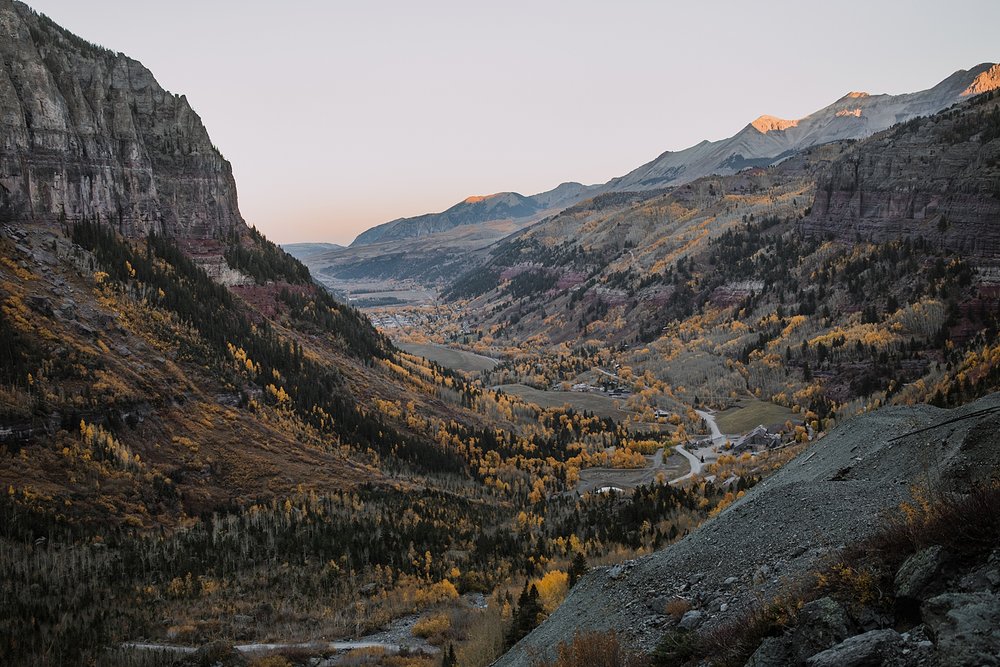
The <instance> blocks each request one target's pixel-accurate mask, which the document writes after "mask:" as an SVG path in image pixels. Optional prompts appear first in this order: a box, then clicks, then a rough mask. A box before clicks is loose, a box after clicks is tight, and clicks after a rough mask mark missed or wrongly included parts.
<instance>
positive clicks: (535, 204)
mask: <svg viewBox="0 0 1000 667" xmlns="http://www.w3.org/2000/svg"><path fill="white" fill-rule="evenodd" d="M595 191H596V187H594V186H586V185H581V184H580V183H563V184H562V185H560V186H558V187H556V188H553V189H552V190H549V191H548V192H542V193H540V194H537V195H532V196H531V197H525V196H524V195H521V194H518V193H516V192H499V193H497V194H492V195H485V196H473V197H468V198H467V199H465V200H464V201H461V202H459V203H458V204H455V205H454V206H452V207H451V208H449V209H448V210H447V211H443V212H441V213H428V214H425V215H420V216H417V217H415V218H399V219H397V220H393V221H391V222H387V223H385V224H382V225H378V226H377V227H372V228H371V229H369V230H368V231H366V232H364V233H362V234H361V235H360V236H358V238H357V239H355V240H354V243H352V244H351V247H355V246H363V245H369V244H372V243H379V242H382V241H397V240H400V239H406V238H415V237H418V236H427V235H428V234H435V233H437V232H444V231H448V230H450V229H454V228H455V227H459V226H462V225H475V224H479V223H483V222H493V221H500V220H514V221H527V220H531V219H533V218H534V219H538V218H540V217H542V216H543V215H544V214H546V213H556V212H558V211H559V210H562V209H564V208H566V207H567V206H572V205H573V204H575V203H576V202H578V201H580V200H581V199H584V198H585V197H587V196H588V195H589V194H591V193H594V192H595Z"/></svg>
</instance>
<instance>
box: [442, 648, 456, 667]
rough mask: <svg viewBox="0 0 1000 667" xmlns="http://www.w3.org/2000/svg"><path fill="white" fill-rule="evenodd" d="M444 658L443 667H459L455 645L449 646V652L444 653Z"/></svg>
mask: <svg viewBox="0 0 1000 667" xmlns="http://www.w3.org/2000/svg"><path fill="white" fill-rule="evenodd" d="M443 653H444V656H443V657H442V658H441V667H458V658H456V657H455V645H454V644H448V650H447V651H443Z"/></svg>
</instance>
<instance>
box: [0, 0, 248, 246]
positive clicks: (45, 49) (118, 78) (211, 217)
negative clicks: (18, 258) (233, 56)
mask: <svg viewBox="0 0 1000 667" xmlns="http://www.w3.org/2000/svg"><path fill="white" fill-rule="evenodd" d="M0 60H2V65H3V66H2V68H0V217H4V218H6V219H10V220H17V219H27V220H39V221H44V220H53V221H55V220H59V219H61V218H62V217H63V216H65V218H66V219H67V220H69V221H73V220H78V219H81V218H83V217H85V216H86V217H88V218H90V219H96V218H97V217H98V216H99V217H100V219H101V220H102V221H107V222H109V223H111V224H114V225H115V226H117V227H118V229H119V230H120V231H121V232H123V233H124V234H126V235H130V236H142V235H145V234H147V233H148V232H149V231H157V232H160V233H164V234H169V235H171V236H174V237H176V238H192V239H199V238H212V237H221V236H225V235H228V234H229V233H230V232H231V231H233V230H238V229H241V228H242V227H243V225H244V223H243V219H242V217H241V216H240V212H239V208H238V205H237V196H236V183H235V181H234V180H233V175H232V168H231V167H230V165H229V163H228V162H227V161H226V160H225V159H224V158H223V157H222V155H221V154H220V153H219V152H218V150H216V149H215V147H214V146H213V145H212V142H211V140H210V139H209V136H208V132H207V131H206V130H205V127H204V126H203V125H202V122H201V119H200V118H199V117H198V115H197V114H196V113H195V112H194V111H193V110H192V109H191V106H190V105H189V104H188V101H187V99H186V98H184V97H183V96H176V95H173V94H171V93H169V92H167V91H165V90H164V89H163V88H161V87H160V85H159V84H158V83H157V82H156V80H155V79H154V78H153V75H152V73H150V71H149V70H148V69H146V68H145V67H143V66H142V64H141V63H139V62H137V61H135V60H133V59H131V58H128V57H127V56H125V55H124V54H120V53H113V52H111V51H108V50H105V49H102V48H99V47H96V46H93V45H91V44H88V43H87V42H85V41H84V40H82V39H80V38H78V37H76V36H74V35H72V34H71V33H69V32H67V31H65V30H63V29H62V28H60V27H58V26H56V25H55V24H54V23H52V22H51V21H50V20H48V19H47V18H45V17H43V16H39V15H38V14H36V13H34V12H33V11H32V10H31V9H29V8H28V7H27V6H26V5H23V4H21V3H18V2H11V0H0Z"/></svg>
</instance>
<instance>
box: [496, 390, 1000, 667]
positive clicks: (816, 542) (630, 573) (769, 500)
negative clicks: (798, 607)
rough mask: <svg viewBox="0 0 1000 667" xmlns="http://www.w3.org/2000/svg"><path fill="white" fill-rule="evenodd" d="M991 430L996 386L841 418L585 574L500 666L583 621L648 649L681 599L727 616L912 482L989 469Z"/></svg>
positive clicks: (945, 482) (793, 574)
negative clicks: (638, 550) (730, 490)
mask: <svg viewBox="0 0 1000 667" xmlns="http://www.w3.org/2000/svg"><path fill="white" fill-rule="evenodd" d="M956 418H960V419H957V420H956ZM952 420H955V421H952ZM946 422H950V423H946ZM930 426H936V427H935V428H932V429H930V430H926V431H922V432H920V433H914V434H911V435H906V434H910V433H911V432H913V431H917V430H919V429H924V428H927V427H930ZM998 427H1000V394H994V395H991V396H988V397H986V398H983V399H981V400H979V401H977V402H975V403H972V404H969V405H966V406H963V407H961V408H957V409H954V410H944V409H939V408H934V407H931V406H917V407H901V408H885V409H883V410H879V411H878V412H875V413H871V414H867V415H862V416H859V417H856V418H854V419H852V420H850V421H847V422H845V423H844V424H843V425H841V426H840V427H838V428H837V429H835V430H834V431H833V432H831V433H830V434H829V435H828V436H827V437H826V438H824V439H822V440H820V441H819V442H817V443H815V444H814V445H813V446H812V447H811V448H810V449H808V450H807V451H805V452H804V453H803V454H801V455H800V456H799V457H798V458H796V459H794V460H793V461H792V462H790V463H789V464H788V465H787V466H785V467H784V468H783V469H781V470H780V471H778V472H777V473H776V474H775V475H774V476H772V477H771V478H769V479H768V480H766V481H765V482H763V483H761V484H759V485H757V486H756V487H755V488H754V489H753V490H752V491H750V492H749V493H748V494H747V495H746V496H745V497H744V498H743V499H741V500H740V501H738V502H736V503H734V504H733V505H732V506H730V507H729V508H728V509H727V510H726V511H724V512H723V513H722V514H720V515H719V516H718V517H716V518H715V519H712V520H710V521H708V522H706V523H705V524H704V525H703V526H702V527H701V528H699V529H698V530H696V531H695V532H693V533H691V534H690V535H688V536H687V537H685V538H684V539H683V540H681V541H680V542H678V543H676V544H674V545H672V546H670V547H667V548H665V549H663V550H661V551H659V552H657V553H654V554H651V555H649V556H647V557H644V558H640V559H637V560H635V561H629V562H626V563H623V564H621V565H617V566H614V567H611V568H602V569H599V570H596V571H594V572H592V573H591V574H589V575H588V576H586V577H585V578H584V579H583V580H581V581H580V583H578V584H577V585H576V587H574V589H573V590H572V592H571V594H570V596H569V598H568V599H567V600H566V602H565V603H564V604H563V605H562V606H561V607H560V608H559V609H558V610H557V611H556V612H555V613H554V614H553V615H552V616H551V617H550V618H549V619H548V620H547V621H546V622H545V623H543V624H542V625H541V626H540V627H538V628H537V629H536V630H535V631H534V632H532V633H531V634H530V635H528V636H527V637H525V638H524V639H523V640H522V641H521V642H519V643H518V644H517V645H516V646H514V648H513V649H512V650H511V651H509V652H508V653H507V654H506V655H505V656H504V657H503V658H501V659H500V660H499V661H498V662H497V663H496V664H497V665H499V666H501V667H506V666H511V665H530V664H531V662H532V659H533V657H535V656H541V655H545V654H546V653H547V651H548V650H550V649H551V648H552V647H554V646H555V645H557V644H558V642H559V641H561V640H564V639H567V638H570V637H572V636H573V633H574V632H576V631H578V630H582V631H586V630H606V629H610V628H614V629H616V630H617V631H618V632H619V633H620V634H621V636H622V638H623V639H624V640H625V641H626V642H627V643H628V644H630V645H632V646H634V647H636V648H639V649H643V650H650V649H652V648H653V647H654V646H655V645H656V643H657V641H658V640H659V638H660V637H661V635H662V632H663V630H664V629H665V628H666V627H667V626H668V622H669V621H668V618H667V616H666V615H665V611H664V606H665V605H666V603H667V602H668V601H669V600H670V599H672V598H674V597H677V596H681V597H684V598H686V599H688V600H689V601H690V604H691V609H692V612H694V613H692V612H689V613H688V616H687V617H686V618H685V621H682V623H686V624H690V625H691V626H692V627H693V626H697V625H701V626H702V627H710V626H712V625H714V624H718V623H720V622H723V621H725V620H728V619H731V618H733V617H734V615H735V614H737V613H738V612H739V611H740V610H741V609H745V608H746V607H748V606H750V605H753V604H755V603H757V601H759V600H761V599H767V598H770V597H771V596H773V595H774V594H776V593H779V592H781V591H782V590H783V589H784V588H786V587H788V586H789V585H790V584H791V583H792V582H794V581H796V580H797V579H798V578H800V577H801V576H803V575H804V574H806V573H807V572H809V571H810V570H812V569H813V568H814V567H815V566H816V565H817V564H818V563H820V562H821V561H822V559H824V557H826V556H828V555H832V554H833V553H834V552H836V551H837V550H838V549H839V548H840V547H842V546H844V545H845V544H848V543H849V542H851V541H853V540H857V539H860V538H863V537H865V536H867V535H870V534H871V533H872V532H873V531H874V530H875V528H877V527H878V525H879V521H880V517H881V516H882V515H883V514H884V513H885V512H887V511H888V510H891V509H894V508H896V507H898V505H899V504H900V503H901V502H902V501H904V500H907V499H908V498H909V497H910V493H909V489H910V487H911V486H913V485H915V484H926V483H929V484H930V485H931V486H932V487H934V488H944V489H953V488H958V489H961V488H964V487H967V486H968V484H969V482H970V481H974V480H980V479H985V478H987V477H989V476H990V474H992V473H993V472H995V471H996V470H997V469H998V464H1000V435H998ZM898 436H905V437H903V438H900V439H899V440H895V441H893V440H892V439H893V438H896V437H898Z"/></svg>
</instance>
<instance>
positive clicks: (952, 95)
mask: <svg viewBox="0 0 1000 667" xmlns="http://www.w3.org/2000/svg"><path fill="white" fill-rule="evenodd" d="M998 86H1000V66H998V65H994V64H993V63H983V64H982V65H978V66H976V67H973V68H972V69H970V70H959V71H958V72H955V73H954V74H952V75H951V76H949V77H948V78H947V79H945V80H944V81H942V82H941V83H939V84H937V85H936V86H934V87H933V88H929V89H928V90H923V91H920V92H917V93H907V94H904V95H870V94H868V93H863V92H851V93H848V94H846V95H844V96H843V97H841V98H840V99H839V100H837V101H836V102H834V103H833V104H831V105H830V106H828V107H825V108H823V109H820V110H819V111H817V112H815V113H812V114H810V115H808V116H806V117H805V118H801V119H798V120H786V119H783V118H776V117H774V116H761V117H759V118H757V119H756V120H755V121H753V122H752V123H750V124H748V125H747V126H746V127H744V128H743V129H742V130H740V131H739V132H737V133H736V134H735V135H733V136H732V137H729V138H728V139H722V140H719V141H703V142H701V143H699V144H697V145H695V146H692V147H690V148H687V149H685V150H682V151H677V152H670V151H668V152H666V153H663V154H662V155H660V156H659V157H657V158H656V159H655V160H653V161H652V162H649V163H647V164H644V165H642V166H641V167H639V168H638V169H636V170H634V171H631V172H629V173H628V174H626V175H624V176H622V177H620V178H616V179H613V180H611V181H609V182H608V184H607V185H606V186H605V187H604V188H603V190H606V191H618V192H622V191H630V190H652V189H658V188H663V187H666V186H671V185H680V184H682V183H687V182H690V181H693V180H694V179H696V178H701V177H702V176H708V175H710V174H718V175H723V176H724V175H728V174H733V173H736V172H737V171H739V170H741V169H744V168H746V167H765V166H768V165H770V164H773V163H774V162H775V161H777V160H781V159H784V158H785V157H787V156H789V155H792V154H794V153H797V152H798V151H801V150H803V149H806V148H809V147H810V146H817V145H819V144H825V143H829V142H831V141H841V140H844V139H861V138H864V137H868V136H871V135H872V134H874V133H875V132H878V131H880V130H884V129H886V128H888V127H891V126H892V125H895V124H896V123H901V122H903V121H907V120H910V119H912V118H916V117H917V116H929V115H931V114H934V113H937V112H938V111H941V110H942V109H945V108H947V107H949V106H951V105H952V104H954V103H956V102H960V101H962V100H963V99H966V98H968V97H970V96H972V95H975V94H978V93H982V92H986V91H988V90H993V89H994V88H996V87H998Z"/></svg>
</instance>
